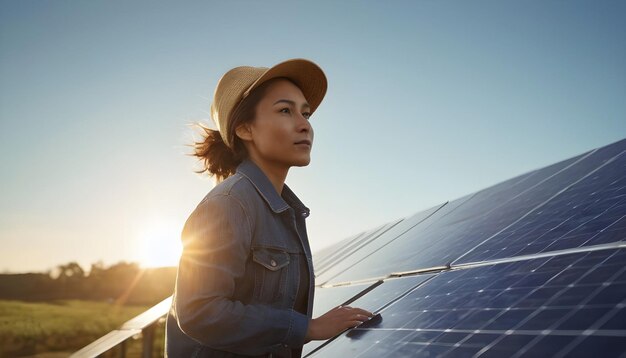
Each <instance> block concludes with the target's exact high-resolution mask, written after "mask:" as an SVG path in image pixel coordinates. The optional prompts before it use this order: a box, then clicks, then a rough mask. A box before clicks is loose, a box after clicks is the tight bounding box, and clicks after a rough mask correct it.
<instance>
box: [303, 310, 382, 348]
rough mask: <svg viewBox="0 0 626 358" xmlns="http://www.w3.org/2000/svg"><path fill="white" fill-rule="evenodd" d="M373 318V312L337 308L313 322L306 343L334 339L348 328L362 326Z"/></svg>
mask: <svg viewBox="0 0 626 358" xmlns="http://www.w3.org/2000/svg"><path fill="white" fill-rule="evenodd" d="M372 316H373V314H372V313H371V312H369V311H366V310H364V309H361V308H352V307H350V306H338V307H335V308H333V309H332V310H330V311H328V312H326V313H324V314H323V315H321V316H319V317H318V318H314V319H312V320H311V322H310V323H309V329H308V331H307V333H306V341H307V342H308V341H311V340H320V339H329V338H332V337H334V336H336V335H338V334H339V333H341V332H343V331H345V330H346V329H348V328H352V327H356V326H358V325H360V324H361V323H363V322H365V321H367V320H369V319H370V318H372Z"/></svg>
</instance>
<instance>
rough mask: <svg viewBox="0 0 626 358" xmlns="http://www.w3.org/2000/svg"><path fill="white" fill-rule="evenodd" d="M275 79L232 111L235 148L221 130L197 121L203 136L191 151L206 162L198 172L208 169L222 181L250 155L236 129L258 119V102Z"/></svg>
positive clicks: (231, 132)
mask: <svg viewBox="0 0 626 358" xmlns="http://www.w3.org/2000/svg"><path fill="white" fill-rule="evenodd" d="M281 78H282V77H281ZM275 79H276V78H274V79H271V80H269V81H267V82H264V83H263V84H261V85H260V86H259V87H257V88H255V89H254V90H253V91H252V92H250V94H249V95H248V96H247V97H246V98H244V99H243V100H242V101H241V102H240V103H239V104H238V105H237V106H236V107H235V109H234V110H233V111H232V113H231V114H230V118H229V120H228V121H227V123H228V128H227V131H226V133H229V135H230V137H231V138H230V142H231V143H232V144H233V149H231V148H229V147H228V146H227V145H226V143H224V140H223V139H222V135H221V134H220V132H219V131H216V130H213V129H210V128H208V127H206V126H204V125H202V124H200V123H197V126H199V127H200V128H201V129H202V131H203V133H202V134H201V135H202V140H200V141H198V142H194V143H193V144H192V146H193V148H194V152H193V153H192V154H191V155H193V156H195V157H197V158H198V159H199V160H201V161H202V163H203V168H202V169H201V170H198V171H196V172H197V173H199V174H201V173H204V172H207V174H209V176H215V177H216V179H217V181H218V182H220V181H222V180H224V179H226V178H228V177H229V176H231V175H233V174H235V170H236V169H237V166H238V165H239V164H241V162H242V161H243V160H244V159H246V158H247V157H248V151H247V150H246V147H245V146H244V145H243V143H242V142H241V139H239V137H237V135H236V133H235V130H236V129H237V127H239V126H240V125H242V124H245V123H248V122H251V121H253V120H254V118H255V116H256V107H257V105H258V104H259V102H260V101H261V99H262V98H263V96H264V95H265V92H266V90H267V86H268V84H269V83H271V82H273V81H274V80H275ZM287 80H289V79H287ZM290 81H291V80H290Z"/></svg>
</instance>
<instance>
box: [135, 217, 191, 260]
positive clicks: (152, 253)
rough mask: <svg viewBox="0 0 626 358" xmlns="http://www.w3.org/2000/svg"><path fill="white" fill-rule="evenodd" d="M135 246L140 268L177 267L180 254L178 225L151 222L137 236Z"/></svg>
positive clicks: (166, 222) (180, 245) (163, 221)
mask: <svg viewBox="0 0 626 358" xmlns="http://www.w3.org/2000/svg"><path fill="white" fill-rule="evenodd" d="M137 246H138V248H137V252H136V257H137V258H138V260H139V264H140V265H141V266H142V267H144V268H147V267H162V266H177V265H178V260H179V258H180V254H181V252H182V244H181V242H180V228H179V225H177V224H176V223H174V222H169V221H165V220H162V221H157V222H153V223H152V224H150V225H147V226H146V227H145V228H144V229H143V230H142V232H141V233H140V234H139V237H138V245H137Z"/></svg>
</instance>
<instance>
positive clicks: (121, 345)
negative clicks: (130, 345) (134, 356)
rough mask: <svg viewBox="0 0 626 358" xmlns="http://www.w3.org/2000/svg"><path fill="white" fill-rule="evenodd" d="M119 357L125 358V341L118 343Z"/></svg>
mask: <svg viewBox="0 0 626 358" xmlns="http://www.w3.org/2000/svg"><path fill="white" fill-rule="evenodd" d="M120 358H126V341H122V343H120Z"/></svg>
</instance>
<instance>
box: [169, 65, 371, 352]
mask: <svg viewBox="0 0 626 358" xmlns="http://www.w3.org/2000/svg"><path fill="white" fill-rule="evenodd" d="M326 85H327V83H326V76H325V75H324V72H323V71H322V70H321V69H320V68H319V67H318V66H317V65H316V64H314V63H312V62H310V61H307V60H303V59H294V60H289V61H285V62H282V63H279V64H277V65H276V66H274V67H272V68H269V69H268V68H264V67H248V66H242V67H236V68H234V69H232V70H230V71H228V72H227V73H226V74H224V76H223V77H222V78H221V79H220V81H219V82H218V84H217V87H216V89H215V94H214V98H213V103H212V104H211V116H212V119H213V120H214V122H215V123H216V125H217V127H218V130H217V131H214V130H211V129H208V128H205V138H204V140H203V141H201V142H198V143H196V144H195V155H196V156H197V157H198V158H200V159H202V160H203V162H204V166H205V168H204V171H207V172H208V173H209V174H210V175H214V176H216V178H217V179H218V182H219V183H218V185H216V186H215V188H214V189H213V190H211V191H210V192H209V193H208V194H207V195H206V196H205V197H204V199H203V200H202V201H201V202H200V203H199V204H198V206H197V207H196V209H195V210H194V211H193V213H192V214H191V215H190V216H189V218H188V219H187V222H186V223H185V226H184V228H183V232H182V240H183V254H182V256H181V259H180V264H179V267H178V275H177V280H176V289H175V293H174V300H173V304H172V309H171V310H170V312H169V314H168V317H167V325H166V354H167V355H168V356H170V357H247V356H259V357H300V356H301V349H302V346H303V344H305V343H306V342H308V341H310V340H314V339H328V338H331V337H333V336H335V335H337V334H339V333H340V332H342V331H343V330H345V329H347V328H350V327H354V326H356V325H358V324H360V323H362V322H363V321H366V320H367V319H369V318H370V317H371V315H372V314H371V313H370V312H368V311H365V310H362V309H359V308H350V307H337V308H335V309H333V310H331V311H329V312H327V313H326V314H324V315H322V316H320V317H319V318H316V319H312V317H311V312H312V306H313V293H314V292H313V291H314V276H313V267H312V260H311V250H310V247H309V242H308V237H307V233H306V226H305V218H306V217H307V216H308V215H309V209H308V208H307V207H306V206H304V204H302V202H301V201H300V200H299V199H298V197H297V196H296V195H295V194H294V193H293V192H292V191H291V189H290V188H289V187H288V186H287V185H286V184H285V183H284V182H285V178H286V177H287V173H288V171H289V169H290V168H291V167H292V166H306V165H308V164H309V162H310V160H311V158H310V153H311V146H312V144H313V128H312V127H311V124H310V122H309V117H310V116H311V114H312V113H313V112H314V111H315V109H316V108H317V107H318V105H319V104H320V103H321V101H322V99H323V97H324V95H325V93H326Z"/></svg>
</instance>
